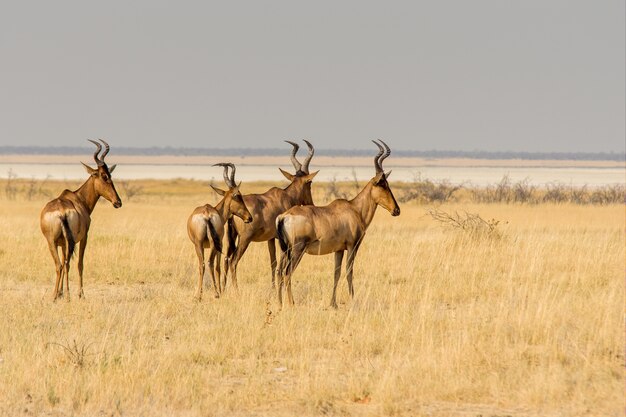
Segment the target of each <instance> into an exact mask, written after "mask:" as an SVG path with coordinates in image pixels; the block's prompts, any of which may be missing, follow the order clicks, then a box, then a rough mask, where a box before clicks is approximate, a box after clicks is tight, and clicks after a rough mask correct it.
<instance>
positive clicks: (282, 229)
mask: <svg viewBox="0 0 626 417" xmlns="http://www.w3.org/2000/svg"><path fill="white" fill-rule="evenodd" d="M373 142H374V143H375V144H376V145H377V146H378V148H379V150H380V152H379V153H378V154H377V155H376V157H375V158H374V167H375V168H376V175H375V176H374V178H372V179H371V180H370V181H369V182H368V183H367V184H366V185H365V187H364V188H363V189H362V190H361V192H360V193H359V194H358V195H357V196H356V197H355V198H353V199H352V200H350V201H348V200H344V199H339V200H335V201H333V202H331V203H330V204H328V205H327V206H322V207H315V206H300V207H293V208H291V209H289V210H288V211H287V212H285V213H283V214H281V215H280V216H278V218H277V219H276V229H277V233H278V240H279V243H280V247H281V249H282V251H283V254H282V256H281V261H280V268H279V281H278V301H279V303H280V305H281V306H282V304H283V297H282V289H283V284H284V285H285V287H286V288H287V295H288V297H289V303H290V304H292V305H293V304H294V301H293V295H292V293H291V276H292V275H293V272H294V271H295V269H296V267H297V266H298V263H299V262H300V260H301V259H302V256H303V255H304V253H308V254H311V255H327V254H329V253H332V252H334V253H335V283H334V286H333V297H332V299H331V302H330V304H331V306H332V307H334V308H337V301H336V298H335V296H336V291H337V282H338V281H339V277H340V276H341V262H342V260H343V255H344V251H347V252H348V259H347V262H346V275H347V279H348V289H349V291H350V296H352V297H354V288H353V286H352V273H353V267H354V259H355V257H356V254H357V252H358V250H359V246H360V245H361V242H362V241H363V237H364V236H365V232H366V231H367V228H368V226H369V225H370V223H371V222H372V219H373V218H374V213H375V212H376V208H377V207H378V206H379V205H380V206H382V207H384V208H385V209H386V210H388V211H389V212H390V213H391V215H392V216H398V215H399V214H400V207H398V203H397V202H396V199H395V198H394V196H393V193H392V192H391V189H390V188H389V183H388V182H387V178H388V177H389V174H391V171H389V172H388V173H386V174H385V172H384V171H383V166H382V163H383V161H384V160H385V158H387V157H388V156H389V155H390V154H391V150H390V149H389V147H388V146H387V144H386V143H385V142H383V141H382V140H381V141H380V143H382V145H384V148H383V146H381V145H380V144H379V143H377V142H375V141H373Z"/></svg>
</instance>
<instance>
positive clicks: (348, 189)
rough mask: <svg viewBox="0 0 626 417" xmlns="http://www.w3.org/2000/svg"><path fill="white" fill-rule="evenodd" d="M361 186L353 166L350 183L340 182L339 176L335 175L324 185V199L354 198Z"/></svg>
mask: <svg viewBox="0 0 626 417" xmlns="http://www.w3.org/2000/svg"><path fill="white" fill-rule="evenodd" d="M316 184H319V183H316ZM320 185H321V184H320ZM361 187H362V184H360V183H359V181H358V179H357V176H356V171H355V170H354V168H353V169H352V179H351V181H349V182H348V183H345V182H339V181H337V177H336V176H334V177H333V179H332V180H330V181H329V182H327V183H326V184H325V186H323V188H324V190H325V194H324V201H333V200H336V199H339V198H342V199H346V200H349V199H351V198H354V197H355V196H356V195H357V194H358V193H359V192H360V191H361Z"/></svg>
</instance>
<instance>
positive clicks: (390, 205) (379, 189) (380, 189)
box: [372, 171, 400, 216]
mask: <svg viewBox="0 0 626 417" xmlns="http://www.w3.org/2000/svg"><path fill="white" fill-rule="evenodd" d="M389 174H391V171H389V172H387V173H386V174H385V173H384V172H380V173H379V174H377V175H376V176H375V177H374V178H372V185H373V186H372V198H373V199H374V201H375V202H376V204H378V205H380V206H382V207H383V208H384V209H385V210H387V211H388V212H389V213H391V215H392V216H398V215H400V206H398V202H397V201H396V198H395V197H394V196H393V193H392V192H391V188H389V183H388V182H387V177H388V176H389Z"/></svg>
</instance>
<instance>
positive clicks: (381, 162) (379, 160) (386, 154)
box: [378, 139, 391, 170]
mask: <svg viewBox="0 0 626 417" xmlns="http://www.w3.org/2000/svg"><path fill="white" fill-rule="evenodd" d="M378 140H379V141H380V143H382V144H383V146H384V147H385V153H384V154H383V155H382V156H381V157H380V158H379V159H378V165H379V166H380V169H381V170H382V169H383V161H384V160H385V159H386V158H387V157H388V156H389V155H391V149H390V148H389V146H388V145H387V144H386V143H385V142H383V140H382V139H378Z"/></svg>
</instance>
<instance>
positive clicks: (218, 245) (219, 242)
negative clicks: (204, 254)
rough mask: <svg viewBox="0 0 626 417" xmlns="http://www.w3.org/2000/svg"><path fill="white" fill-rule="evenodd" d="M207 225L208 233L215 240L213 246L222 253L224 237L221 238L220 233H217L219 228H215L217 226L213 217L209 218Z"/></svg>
mask: <svg viewBox="0 0 626 417" xmlns="http://www.w3.org/2000/svg"><path fill="white" fill-rule="evenodd" d="M206 225H207V231H208V235H209V236H211V240H212V241H213V247H214V248H215V250H216V251H218V252H220V253H222V239H220V237H219V235H218V234H217V230H215V226H214V225H213V222H212V221H211V219H209V220H207V222H206Z"/></svg>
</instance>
